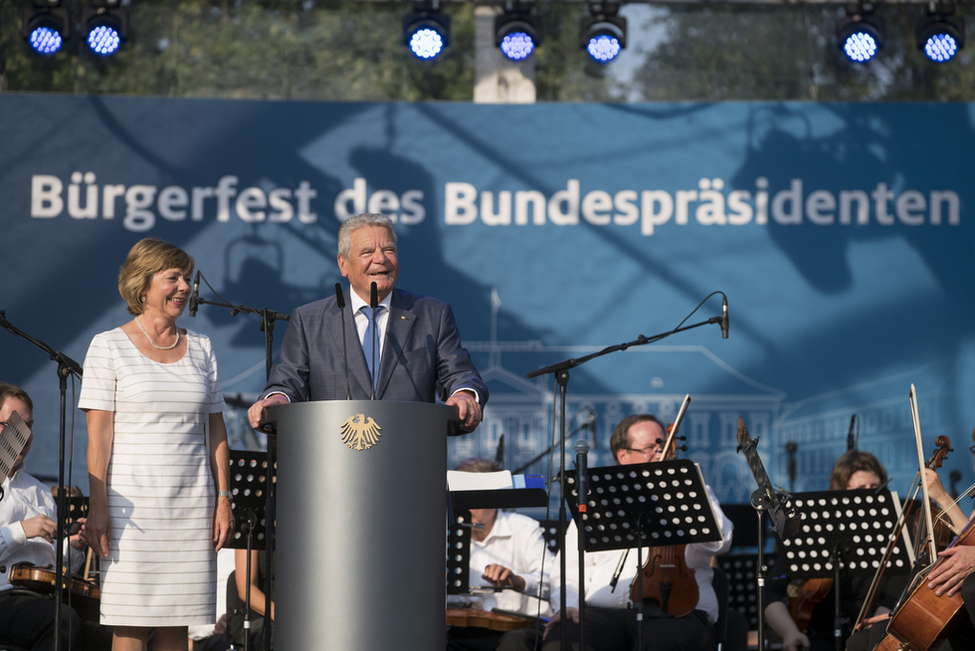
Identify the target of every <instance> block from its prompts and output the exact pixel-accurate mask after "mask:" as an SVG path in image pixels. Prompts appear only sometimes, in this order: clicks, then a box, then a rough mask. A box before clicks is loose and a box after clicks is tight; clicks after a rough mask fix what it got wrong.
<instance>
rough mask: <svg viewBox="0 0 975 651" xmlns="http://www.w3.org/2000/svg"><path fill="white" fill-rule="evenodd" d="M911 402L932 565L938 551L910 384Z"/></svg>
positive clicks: (919, 432)
mask: <svg viewBox="0 0 975 651" xmlns="http://www.w3.org/2000/svg"><path fill="white" fill-rule="evenodd" d="M908 398H909V399H910V402H911V418H912V419H913V420H914V439H915V443H916V444H917V467H918V483H919V484H920V485H921V495H922V498H923V499H922V503H923V505H924V525H925V527H926V528H927V532H926V535H927V538H928V540H927V544H928V562H929V563H934V562H935V561H936V560H938V550H937V549H936V548H935V546H934V521H933V520H932V518H931V498H930V497H929V496H928V482H926V481H925V480H924V469H925V467H926V465H925V463H924V451H923V450H922V449H921V419H920V418H919V417H918V413H917V390H916V389H915V388H914V384H913V383H911V392H910V394H908Z"/></svg>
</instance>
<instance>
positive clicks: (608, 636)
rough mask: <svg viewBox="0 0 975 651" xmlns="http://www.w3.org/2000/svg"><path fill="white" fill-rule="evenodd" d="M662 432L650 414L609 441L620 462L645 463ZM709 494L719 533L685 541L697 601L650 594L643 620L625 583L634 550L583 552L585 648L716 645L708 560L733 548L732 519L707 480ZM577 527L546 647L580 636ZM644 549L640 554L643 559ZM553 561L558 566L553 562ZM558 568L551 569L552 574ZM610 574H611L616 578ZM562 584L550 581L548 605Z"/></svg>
mask: <svg viewBox="0 0 975 651" xmlns="http://www.w3.org/2000/svg"><path fill="white" fill-rule="evenodd" d="M665 439H666V433H665V431H664V427H663V425H661V423H660V421H658V420H657V418H656V417H654V416H652V415H650V414H638V415H633V416H628V417H627V418H624V419H623V420H622V421H621V422H620V424H619V425H617V427H616V429H615V430H614V431H613V435H612V438H611V439H610V448H611V449H612V452H613V457H614V459H615V460H616V463H617V464H620V465H630V464H643V463H657V462H660V461H663V460H664V459H663V445H664V440H665ZM706 490H707V496H708V499H709V500H710V502H711V506H712V507H713V509H714V512H715V515H717V517H718V523H719V525H720V527H721V540H718V541H715V542H709V543H691V544H688V545H686V546H685V547H684V549H685V558H684V560H685V562H686V565H687V567H688V568H690V569H692V570H694V579H695V581H696V583H697V588H698V593H699V598H698V602H697V606H696V608H694V609H693V610H692V611H691V612H690V613H688V614H686V615H682V616H677V617H675V616H673V615H670V614H668V613H666V612H664V611H663V610H662V609H661V606H660V604H659V603H657V602H656V601H655V600H646V599H645V600H644V601H643V604H642V607H643V622H642V624H640V623H639V622H638V621H637V612H638V611H637V609H636V608H633V607H632V605H633V604H631V603H630V590H629V587H628V586H630V585H631V584H632V583H633V581H634V580H635V578H636V575H637V572H638V571H639V570H640V569H641V568H639V567H638V566H637V558H638V554H637V552H636V550H635V549H630V550H609V551H595V552H586V554H585V559H586V567H585V578H586V585H585V586H584V588H583V591H582V592H583V596H584V598H585V600H586V621H585V633H586V648H587V649H591V650H592V651H618V650H619V649H636V646H635V645H636V643H637V639H638V630H637V627H638V626H639V627H640V631H639V637H640V638H641V639H642V644H643V648H642V649H638V650H637V651H650V650H651V649H652V650H653V651H708V650H710V649H714V648H715V645H716V642H715V632H714V623H715V621H716V620H717V618H718V600H717V596H716V594H715V592H714V588H713V587H712V585H711V578H712V577H713V575H714V572H713V570H712V569H711V559H712V558H713V557H714V555H716V554H723V553H725V552H727V551H728V549H729V548H730V547H731V534H732V525H731V521H730V520H729V519H728V518H727V517H725V515H724V513H723V512H722V511H721V506H720V505H719V504H718V500H717V498H716V497H715V496H714V492H713V491H712V490H711V488H710V486H708V487H706ZM577 543H578V533H577V530H576V524H575V521H572V522H571V523H570V524H569V526H568V528H567V531H566V537H565V545H564V553H565V554H566V571H567V573H568V577H567V579H566V593H567V594H566V604H565V612H564V613H563V612H561V611H560V612H557V613H556V614H555V615H554V616H553V617H552V619H551V621H550V622H549V624H548V625H547V626H546V630H545V643H544V646H543V649H544V651H556V650H557V649H559V647H560V640H561V638H562V636H563V635H566V636H568V637H569V639H570V640H573V641H576V643H578V642H577V640H578V638H579V626H578V623H579V610H578V603H579V593H580V588H579V585H578V572H576V571H575V568H577V567H578V566H579V559H578V554H579V552H578V545H577ZM648 551H649V550H647V549H645V550H643V553H642V557H643V559H644V561H646V560H648V556H647V554H648ZM554 567H555V568H560V564H559V563H556V564H555V566H554ZM558 572H559V569H556V570H555V574H556V575H557V574H558ZM614 576H615V577H616V580H614ZM558 594H559V590H558V589H557V588H554V587H553V608H555V607H556V606H555V604H554V601H556V600H557V599H558V597H557V596H556V595H558Z"/></svg>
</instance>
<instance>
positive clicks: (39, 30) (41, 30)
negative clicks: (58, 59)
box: [21, 2, 68, 57]
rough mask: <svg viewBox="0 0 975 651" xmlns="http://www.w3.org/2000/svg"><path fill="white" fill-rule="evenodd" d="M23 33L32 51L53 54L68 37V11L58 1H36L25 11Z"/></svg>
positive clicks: (45, 54)
mask: <svg viewBox="0 0 975 651" xmlns="http://www.w3.org/2000/svg"><path fill="white" fill-rule="evenodd" d="M21 34H22V36H23V37H24V39H25V40H26V41H27V44H28V45H29V46H30V49H31V51H32V52H34V53H35V54H39V55H41V56H46V57H49V56H53V55H54V54H56V53H57V52H59V51H60V50H61V48H62V47H63V45H64V41H65V39H67V37H68V12H67V10H65V9H62V8H61V7H60V5H59V4H58V3H50V2H35V3H33V4H32V6H31V7H28V8H27V9H26V10H25V11H24V22H23V28H22V30H21Z"/></svg>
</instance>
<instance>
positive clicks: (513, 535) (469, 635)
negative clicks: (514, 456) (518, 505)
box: [447, 458, 555, 651]
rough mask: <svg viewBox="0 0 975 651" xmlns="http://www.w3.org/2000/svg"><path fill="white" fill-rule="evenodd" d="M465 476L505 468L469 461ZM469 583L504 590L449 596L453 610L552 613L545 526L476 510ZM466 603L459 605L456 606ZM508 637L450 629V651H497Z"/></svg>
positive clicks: (551, 563)
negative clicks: (470, 473)
mask: <svg viewBox="0 0 975 651" xmlns="http://www.w3.org/2000/svg"><path fill="white" fill-rule="evenodd" d="M455 469H456V470H459V471H461V472H498V471H500V470H501V467H500V466H499V465H498V464H497V463H496V462H494V461H491V460H488V459H474V458H471V459H465V460H464V461H461V462H460V463H459V464H457V467H456V468H455ZM471 524H472V525H473V529H471V545H470V550H471V554H470V579H469V585H471V586H475V585H485V584H487V585H489V586H493V587H495V588H503V590H501V591H500V592H490V593H486V594H481V595H477V596H465V597H459V596H456V597H455V596H453V595H451V596H449V597H448V602H447V606H448V608H455V607H463V608H474V609H477V610H481V611H485V612H486V613H490V612H491V611H493V610H494V609H495V608H497V609H499V610H501V611H504V613H506V614H512V613H517V614H521V615H527V616H528V617H543V618H544V617H548V616H549V615H551V610H550V609H549V605H548V599H549V596H550V589H549V574H550V572H551V569H552V567H553V566H554V563H555V557H554V556H553V555H552V553H551V552H550V551H549V550H548V547H547V546H546V544H545V538H544V535H543V533H542V527H541V526H540V525H539V524H538V522H537V521H536V520H534V519H532V518H529V517H528V516H524V515H520V514H518V513H509V512H506V511H499V510H498V509H471ZM456 601H460V603H457V604H454V603H452V602H456ZM506 635H508V633H505V632H503V631H497V630H492V629H488V628H483V627H477V626H456V625H455V626H451V628H450V629H449V630H448V631H447V649H448V651H494V650H495V649H497V648H498V645H499V644H500V643H501V642H502V639H503V638H504V637H505V636H506Z"/></svg>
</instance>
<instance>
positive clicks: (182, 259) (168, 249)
mask: <svg viewBox="0 0 975 651" xmlns="http://www.w3.org/2000/svg"><path fill="white" fill-rule="evenodd" d="M195 266H196V262H195V261H194V260H193V257H192V256H191V255H190V254H188V253H187V252H186V251H184V250H183V249H181V248H179V247H178V246H176V245H174V244H170V243H169V242H164V241H163V240H160V239H159V238H156V237H147V238H145V239H142V240H139V241H138V242H136V244H135V246H133V247H132V248H131V249H130V250H129V254H128V255H127V256H125V264H123V265H122V268H121V269H119V272H118V293H119V294H121V295H122V299H123V300H125V302H126V303H128V305H129V314H133V315H135V316H138V315H140V314H142V313H143V312H144V311H145V305H144V304H143V301H144V300H145V296H144V294H145V292H146V290H147V289H149V284H150V283H151V282H152V277H153V276H155V275H156V274H157V273H159V272H160V271H165V270H166V269H181V270H183V271H185V272H186V275H187V276H189V275H190V274H192V273H193V268H194V267H195Z"/></svg>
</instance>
